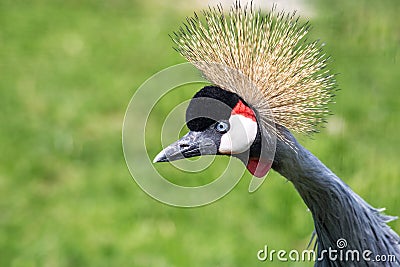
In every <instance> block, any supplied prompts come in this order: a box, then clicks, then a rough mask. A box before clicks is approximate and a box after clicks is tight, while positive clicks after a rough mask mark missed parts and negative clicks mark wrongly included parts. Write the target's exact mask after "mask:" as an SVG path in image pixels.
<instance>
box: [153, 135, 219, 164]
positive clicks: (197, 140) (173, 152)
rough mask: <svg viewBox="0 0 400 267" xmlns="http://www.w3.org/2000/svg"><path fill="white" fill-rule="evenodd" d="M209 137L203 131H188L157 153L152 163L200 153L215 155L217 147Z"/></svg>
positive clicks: (194, 155)
mask: <svg viewBox="0 0 400 267" xmlns="http://www.w3.org/2000/svg"><path fill="white" fill-rule="evenodd" d="M211 138H212V136H210V135H208V134H206V133H205V132H193V131H190V132H188V133H187V134H186V135H185V136H183V137H182V138H181V139H179V140H178V141H176V142H175V143H173V144H171V145H169V146H168V147H166V148H165V149H163V150H162V151H161V152H160V153H158V155H157V156H155V158H154V160H153V163H156V162H168V161H174V160H178V159H183V158H191V157H196V156H202V155H215V154H217V152H218V149H217V145H216V144H215V142H214V141H213V140H212V139H211Z"/></svg>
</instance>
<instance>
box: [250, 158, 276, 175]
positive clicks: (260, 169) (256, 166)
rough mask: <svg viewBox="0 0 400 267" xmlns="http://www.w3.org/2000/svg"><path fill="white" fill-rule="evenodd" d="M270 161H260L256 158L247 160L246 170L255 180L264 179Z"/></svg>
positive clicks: (269, 166) (269, 167) (270, 164)
mask: <svg viewBox="0 0 400 267" xmlns="http://www.w3.org/2000/svg"><path fill="white" fill-rule="evenodd" d="M271 166H272V161H265V160H260V159H257V158H253V159H249V162H248V163H247V166H246V167H247V169H248V170H249V172H250V173H251V174H252V175H254V176H255V177H257V178H262V177H264V176H265V175H266V174H267V173H268V171H269V170H270V169H271Z"/></svg>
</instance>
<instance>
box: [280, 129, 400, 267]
mask: <svg viewBox="0 0 400 267" xmlns="http://www.w3.org/2000/svg"><path fill="white" fill-rule="evenodd" d="M280 131H281V132H282V133H283V134H284V136H285V137H286V138H287V139H288V140H289V141H291V142H292V146H293V147H294V148H292V147H290V146H289V145H287V144H286V143H285V142H282V141H278V142H277V148H276V155H275V159H274V164H273V168H274V170H276V171H277V172H279V173H280V174H281V175H283V176H284V177H286V178H287V179H288V180H289V181H291V182H292V183H293V185H294V186H295V188H296V190H297V191H298V192H299V194H300V196H301V197H302V199H303V200H304V202H305V204H306V205H307V207H308V208H309V209H310V211H311V213H312V216H313V219H314V225H315V231H316V234H317V245H318V253H317V254H318V255H321V253H322V251H323V250H327V251H328V250H329V248H331V249H336V250H338V247H337V240H339V239H340V238H343V239H345V240H346V241H347V247H346V248H344V249H343V252H345V251H346V250H358V251H359V253H360V262H356V261H347V262H346V261H344V260H342V261H340V260H336V261H331V260H329V257H327V255H326V256H325V257H324V260H322V261H317V262H316V266H400V245H399V244H400V238H399V236H398V235H397V234H396V233H395V232H394V231H393V230H392V229H391V228H390V227H389V226H388V225H387V224H386V223H387V222H389V221H392V220H394V219H396V218H395V217H390V216H386V215H383V214H381V211H382V210H378V209H375V208H373V207H371V206H370V205H369V204H368V203H367V202H365V201H364V200H363V199H362V198H361V197H360V196H358V195H357V194H356V193H354V192H353V191H352V190H351V189H350V188H349V187H348V186H347V185H346V184H345V183H344V182H343V181H342V180H341V179H339V178H338V177H337V176H336V175H335V174H334V173H333V172H332V171H331V170H329V169H328V168H327V167H326V166H325V165H324V164H323V163H322V162H321V161H320V160H318V159H317V158H316V157H315V156H314V155H313V154H311V153H310V152H309V151H308V150H306V149H305V148H304V147H302V146H301V145H300V144H299V143H298V142H297V141H296V139H295V138H294V137H293V135H292V134H291V133H290V132H289V131H288V130H287V129H285V128H283V127H282V129H280ZM365 250H370V251H371V252H372V254H371V255H370V258H371V259H374V257H375V255H395V257H397V259H396V260H397V262H386V263H384V264H382V263H380V264H377V263H376V262H375V263H374V262H365V261H363V258H362V252H363V251H365ZM349 259H350V260H351V257H349ZM374 264H375V265H374Z"/></svg>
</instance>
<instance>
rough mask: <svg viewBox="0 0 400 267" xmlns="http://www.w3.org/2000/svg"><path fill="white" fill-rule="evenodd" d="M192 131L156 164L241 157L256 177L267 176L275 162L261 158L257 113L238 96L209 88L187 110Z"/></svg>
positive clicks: (171, 146) (163, 153) (188, 124)
mask: <svg viewBox="0 0 400 267" xmlns="http://www.w3.org/2000/svg"><path fill="white" fill-rule="evenodd" d="M186 125H187V127H188V128H189V130H190V131H189V132H188V133H187V134H186V135H185V136H183V137H182V138H181V139H179V140H178V141H176V142H175V143H173V144H171V145H169V146H168V147H166V148H165V149H163V150H162V151H161V152H160V153H159V154H158V155H157V156H156V157H155V158H154V162H168V161H174V160H179V159H183V158H191V157H195V156H203V155H228V156H234V157H237V158H239V159H240V160H241V161H242V162H243V163H244V164H245V165H246V167H247V169H248V170H249V171H250V173H251V174H253V175H254V176H256V177H260V178H261V177H263V176H265V175H266V174H267V173H268V171H269V170H270V168H271V166H272V160H271V159H268V158H264V157H262V153H261V147H262V144H263V139H264V138H263V134H262V131H261V127H260V125H259V123H258V116H257V113H256V112H255V110H254V109H253V108H252V107H251V106H250V105H249V104H247V103H246V102H245V101H244V100H243V99H242V98H241V97H240V96H238V95H237V94H236V93H232V92H228V91H226V90H223V89H221V88H219V87H216V86H206V87H204V88H203V89H201V90H200V91H198V92H197V93H196V94H195V95H194V97H193V98H192V99H191V101H190V103H189V106H188V108H187V110H186Z"/></svg>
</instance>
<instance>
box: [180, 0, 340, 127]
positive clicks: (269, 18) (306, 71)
mask: <svg viewBox="0 0 400 267" xmlns="http://www.w3.org/2000/svg"><path fill="white" fill-rule="evenodd" d="M308 30H309V25H308V23H305V24H302V23H300V22H299V18H298V17H297V16H296V15H295V13H291V14H287V13H285V12H276V11H275V8H272V10H271V11H270V12H269V13H268V14H262V12H261V11H260V10H255V9H254V8H253V5H252V4H250V5H246V6H241V5H240V3H239V2H238V1H237V2H236V3H235V4H234V5H233V7H232V8H231V10H230V12H229V13H227V14H225V13H224V10H223V9H222V6H218V7H217V8H211V7H210V8H209V9H208V10H205V11H203V12H202V16H200V17H199V16H197V14H195V15H194V17H191V18H187V21H186V23H185V24H184V27H182V28H180V30H179V31H178V32H176V33H175V35H174V36H173V40H174V42H175V43H176V45H177V47H176V49H177V50H178V51H179V52H180V54H181V55H182V56H184V57H185V58H186V59H187V60H188V61H190V62H192V63H193V64H194V65H195V66H196V67H197V68H198V69H199V70H200V71H201V72H202V73H203V75H204V76H205V78H206V79H207V80H209V81H210V82H211V83H213V84H215V85H217V86H220V87H221V88H223V89H225V90H228V91H232V92H234V93H237V94H238V95H239V96H241V97H242V98H243V99H244V100H245V101H246V102H247V103H249V104H250V105H252V106H253V107H254V108H255V109H256V110H257V112H258V113H259V114H260V116H261V117H262V118H263V120H265V119H266V117H268V118H269V117H270V115H272V116H273V120H274V121H275V123H277V124H279V125H282V126H285V127H286V128H288V129H290V130H294V131H296V132H299V133H305V134H309V133H312V132H315V131H317V129H318V128H317V127H318V125H319V124H320V123H321V122H324V121H325V117H326V116H327V115H328V114H329V110H328V107H327V105H328V103H329V102H332V99H333V91H334V89H335V87H336V85H335V78H334V75H332V74H330V72H329V70H327V69H326V63H327V59H328V57H327V56H326V55H325V54H324V53H323V51H322V49H321V47H322V45H321V44H320V43H318V42H317V41H314V42H307V40H306V39H305V36H306V34H307V33H308ZM216 65H221V66H226V67H227V68H229V69H233V70H235V71H238V72H240V73H241V74H242V75H243V76H245V77H246V78H247V79H248V80H249V81H250V82H251V83H252V84H254V86H253V87H251V88H241V86H234V84H235V83H236V82H237V81H234V80H233V79H232V77H230V76H229V75H223V74H222V73H221V72H220V71H216V68H215V66H216Z"/></svg>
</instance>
